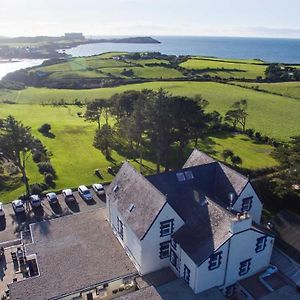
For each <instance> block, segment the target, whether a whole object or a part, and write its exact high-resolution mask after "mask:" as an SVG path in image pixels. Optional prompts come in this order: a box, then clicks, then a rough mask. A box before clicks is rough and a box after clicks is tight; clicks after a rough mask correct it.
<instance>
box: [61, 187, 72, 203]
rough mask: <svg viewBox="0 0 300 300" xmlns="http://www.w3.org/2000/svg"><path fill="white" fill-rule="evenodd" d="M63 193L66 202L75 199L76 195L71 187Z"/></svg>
mask: <svg viewBox="0 0 300 300" xmlns="http://www.w3.org/2000/svg"><path fill="white" fill-rule="evenodd" d="M62 194H63V196H64V198H65V201H66V202H72V201H75V197H74V195H73V192H72V190H71V189H66V190H63V191H62Z"/></svg>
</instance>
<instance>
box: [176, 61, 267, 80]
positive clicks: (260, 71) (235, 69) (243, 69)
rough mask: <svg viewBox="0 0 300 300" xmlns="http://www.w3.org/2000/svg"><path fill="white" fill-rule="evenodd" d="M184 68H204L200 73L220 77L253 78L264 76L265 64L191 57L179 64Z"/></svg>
mask: <svg viewBox="0 0 300 300" xmlns="http://www.w3.org/2000/svg"><path fill="white" fill-rule="evenodd" d="M180 66H181V67H183V68H186V69H195V70H206V71H205V72H203V73H201V75H205V74H209V75H210V76H219V77H222V78H231V77H233V78H246V79H255V78H256V77H258V76H262V77H264V76H265V75H264V71H265V69H266V66H264V65H259V64H258V65H256V64H251V63H240V62H232V61H228V62H226V61H219V60H209V59H200V58H191V59H189V60H187V61H185V62H184V63H182V64H180ZM207 69H211V70H207Z"/></svg>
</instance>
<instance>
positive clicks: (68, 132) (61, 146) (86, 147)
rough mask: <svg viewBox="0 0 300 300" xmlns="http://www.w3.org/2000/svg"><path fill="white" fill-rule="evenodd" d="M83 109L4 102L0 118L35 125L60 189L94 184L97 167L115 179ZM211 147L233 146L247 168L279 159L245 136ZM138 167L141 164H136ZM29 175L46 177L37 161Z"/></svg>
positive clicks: (4, 195) (1, 195) (9, 196)
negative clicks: (47, 128) (43, 130)
mask: <svg viewBox="0 0 300 300" xmlns="http://www.w3.org/2000/svg"><path fill="white" fill-rule="evenodd" d="M82 111H83V109H82V108H78V107H76V106H68V107H53V106H42V105H34V104H31V105H21V104H18V105H11V104H1V105H0V118H3V117H6V116H7V115H8V114H11V115H13V116H15V117H16V118H17V119H18V120H20V121H22V122H23V123H24V124H26V125H29V126H31V127H32V131H33V134H34V135H35V136H36V137H37V138H39V139H41V140H42V142H43V143H44V144H45V145H46V147H47V149H48V150H49V151H50V152H51V153H52V157H51V162H52V164H53V166H54V168H55V170H56V172H57V175H58V179H57V181H56V183H57V186H56V188H57V189H61V188H65V187H76V186H78V185H79V184H86V185H89V184H92V183H94V182H97V181H99V178H98V177H96V176H95V175H94V170H95V169H96V168H98V169H100V170H101V173H102V174H103V175H104V178H103V180H104V181H107V180H111V179H112V176H111V175H110V174H108V173H107V167H108V166H110V165H111V163H110V162H109V161H107V160H106V159H105V157H104V156H103V154H102V153H101V152H100V151H99V150H97V149H95V148H94V147H93V146H92V142H93V136H94V133H95V129H96V124H93V123H88V122H85V121H84V120H83V119H82V118H80V117H78V115H77V112H82ZM43 123H50V124H51V126H52V132H53V133H54V134H55V138H47V137H45V136H43V135H42V134H40V133H39V132H38V130H37V129H38V128H39V127H40V126H41V125H42V124H43ZM208 144H210V147H212V149H214V150H215V151H217V157H220V153H219V152H218V151H222V150H223V149H227V148H230V149H232V150H234V152H235V153H236V154H237V155H240V156H241V158H242V159H243V167H246V168H251V169H253V168H263V167H269V166H274V165H276V161H274V160H273V159H272V158H270V156H269V153H270V151H271V149H272V148H271V146H266V145H259V144H255V143H253V142H252V141H250V140H249V139H248V138H247V137H245V136H230V137H222V136H221V137H214V138H212V141H209V142H207V141H206V143H205V145H206V146H205V145H204V144H203V146H202V147H203V149H205V148H206V147H207V145H208ZM112 157H113V159H114V160H115V162H116V163H121V162H122V161H123V160H124V159H125V158H124V157H123V156H121V155H120V154H118V153H117V152H115V151H114V152H113V154H112ZM144 163H145V164H146V165H147V166H149V167H150V168H151V169H153V171H154V170H155V165H154V163H152V162H149V161H147V162H144ZM136 166H137V165H136ZM28 175H29V178H30V183H36V182H42V181H43V177H42V176H41V175H40V174H39V173H38V170H37V167H36V165H35V164H34V163H32V162H30V163H29V168H28ZM23 192H24V188H23V187H20V188H18V189H15V190H13V191H9V192H3V191H2V192H0V200H1V201H10V200H13V199H14V198H16V197H18V196H19V195H20V194H21V193H23Z"/></svg>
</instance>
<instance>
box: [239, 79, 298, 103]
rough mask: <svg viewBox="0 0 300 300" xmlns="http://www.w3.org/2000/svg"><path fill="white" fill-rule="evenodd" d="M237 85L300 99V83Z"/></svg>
mask: <svg viewBox="0 0 300 300" xmlns="http://www.w3.org/2000/svg"><path fill="white" fill-rule="evenodd" d="M235 84H237V85H240V86H245V87H250V88H253V89H259V90H262V91H266V92H270V93H275V94H279V95H283V96H286V97H291V98H296V99H300V82H278V83H249V82H235Z"/></svg>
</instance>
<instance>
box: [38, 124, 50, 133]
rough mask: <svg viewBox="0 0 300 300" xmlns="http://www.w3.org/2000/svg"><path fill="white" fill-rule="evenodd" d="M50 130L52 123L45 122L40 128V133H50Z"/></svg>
mask: <svg viewBox="0 0 300 300" xmlns="http://www.w3.org/2000/svg"><path fill="white" fill-rule="evenodd" d="M50 130H51V125H50V124H48V123H45V124H43V125H42V126H41V127H40V128H39V129H38V131H39V132H40V133H42V134H49V132H50Z"/></svg>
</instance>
